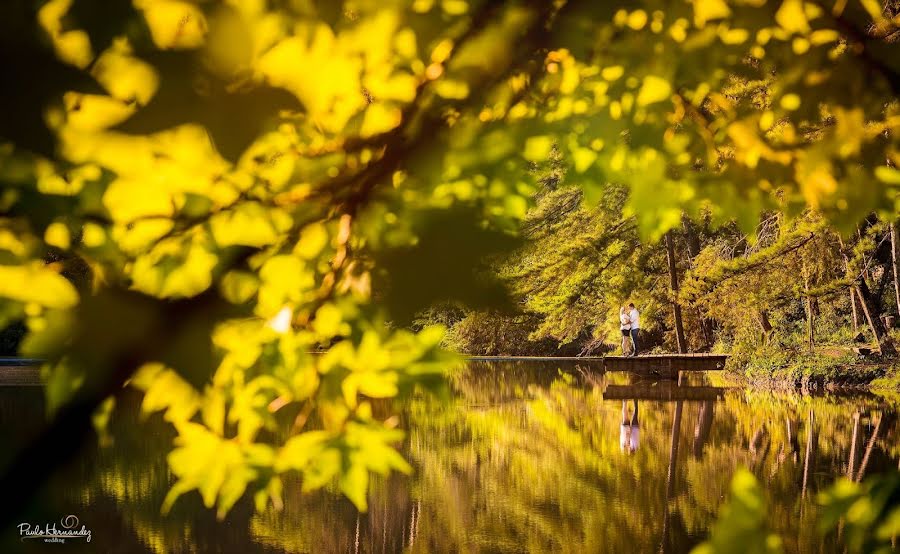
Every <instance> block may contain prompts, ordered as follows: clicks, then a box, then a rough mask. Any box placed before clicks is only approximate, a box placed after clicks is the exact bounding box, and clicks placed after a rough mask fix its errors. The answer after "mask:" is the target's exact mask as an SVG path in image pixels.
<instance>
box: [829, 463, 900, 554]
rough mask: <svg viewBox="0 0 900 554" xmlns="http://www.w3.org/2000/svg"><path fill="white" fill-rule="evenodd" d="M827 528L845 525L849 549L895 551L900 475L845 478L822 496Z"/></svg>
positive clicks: (899, 530) (899, 520)
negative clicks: (861, 478) (860, 479)
mask: <svg viewBox="0 0 900 554" xmlns="http://www.w3.org/2000/svg"><path fill="white" fill-rule="evenodd" d="M820 502H821V503H822V504H823V505H824V506H825V510H824V512H823V514H822V519H821V521H820V527H821V528H822V530H824V531H836V530H837V528H838V527H839V526H841V527H843V533H845V536H846V538H845V539H844V540H845V541H846V542H847V546H848V549H849V551H850V552H893V551H894V543H895V541H896V537H897V535H898V534H900V474H897V473H888V474H884V475H876V476H873V477H870V478H868V479H866V480H865V481H864V482H862V483H856V482H853V481H851V480H849V479H843V480H840V481H838V482H837V483H835V485H834V487H832V488H831V489H830V490H828V491H825V492H823V493H822V494H821V495H820Z"/></svg>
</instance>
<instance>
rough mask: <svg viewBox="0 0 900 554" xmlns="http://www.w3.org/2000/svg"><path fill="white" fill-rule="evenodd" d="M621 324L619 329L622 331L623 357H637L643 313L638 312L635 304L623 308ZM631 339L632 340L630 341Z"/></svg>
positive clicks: (620, 318) (620, 316)
mask: <svg viewBox="0 0 900 554" xmlns="http://www.w3.org/2000/svg"><path fill="white" fill-rule="evenodd" d="M619 323H620V327H619V328H620V329H621V330H622V355H623V356H637V353H638V335H639V334H640V331H641V313H640V312H639V311H637V308H635V307H634V304H628V306H622V307H621V308H620V309H619ZM629 339H631V340H630V341H629ZM629 343H630V344H629ZM629 347H630V348H629ZM629 350H630V352H629Z"/></svg>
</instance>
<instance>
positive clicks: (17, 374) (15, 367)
mask: <svg viewBox="0 0 900 554" xmlns="http://www.w3.org/2000/svg"><path fill="white" fill-rule="evenodd" d="M42 362H43V360H35V359H31V358H0V386H8V385H12V386H23V385H40V384H42V381H41V368H40V364H41V363H42Z"/></svg>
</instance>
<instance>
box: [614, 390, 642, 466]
mask: <svg viewBox="0 0 900 554" xmlns="http://www.w3.org/2000/svg"><path fill="white" fill-rule="evenodd" d="M632 402H633V403H634V412H633V413H632V414H631V419H629V418H628V401H627V400H623V401H622V425H621V426H620V427H619V450H621V451H622V452H626V453H628V454H634V451H635V450H637V449H638V444H639V441H640V438H641V431H640V429H639V428H638V404H637V400H632Z"/></svg>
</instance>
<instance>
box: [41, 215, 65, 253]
mask: <svg viewBox="0 0 900 554" xmlns="http://www.w3.org/2000/svg"><path fill="white" fill-rule="evenodd" d="M70 240H71V239H70V236H69V228H68V227H66V225H65V224H64V223H60V222H59V221H55V222H53V223H51V224H50V225H48V226H47V229H46V230H45V231H44V242H46V243H47V244H49V245H50V246H55V247H57V248H61V249H63V250H66V249H68V248H69V245H70Z"/></svg>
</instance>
